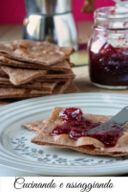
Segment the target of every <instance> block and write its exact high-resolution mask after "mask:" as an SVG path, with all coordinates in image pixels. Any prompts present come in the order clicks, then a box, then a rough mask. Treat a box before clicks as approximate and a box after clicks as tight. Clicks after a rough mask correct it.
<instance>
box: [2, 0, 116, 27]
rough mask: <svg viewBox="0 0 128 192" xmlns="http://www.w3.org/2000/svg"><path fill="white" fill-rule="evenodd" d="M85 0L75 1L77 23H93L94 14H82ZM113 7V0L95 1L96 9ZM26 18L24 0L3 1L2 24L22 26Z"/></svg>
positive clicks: (74, 8) (74, 9)
mask: <svg viewBox="0 0 128 192" xmlns="http://www.w3.org/2000/svg"><path fill="white" fill-rule="evenodd" d="M84 1H85V0H73V1H72V2H73V15H74V18H75V21H76V22H78V21H91V20H92V19H93V14H90V13H82V11H81V8H82V6H83V4H84ZM109 5H113V1H112V0H95V8H98V7H102V6H109ZM24 17H25V5H24V0H19V1H18V0H11V1H10V0H1V5H0V24H21V23H22V22H23V19H24Z"/></svg>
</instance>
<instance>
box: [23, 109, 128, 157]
mask: <svg viewBox="0 0 128 192" xmlns="http://www.w3.org/2000/svg"><path fill="white" fill-rule="evenodd" d="M61 110H62V108H58V107H57V108H55V109H54V110H53V112H52V114H51V115H50V117H49V118H48V120H45V123H41V124H40V123H37V122H36V129H35V128H34V124H31V125H30V124H29V126H27V125H26V127H28V128H29V129H33V130H36V131H37V132H38V135H37V136H36V137H34V138H33V139H32V142H33V143H36V144H39V145H52V146H57V147H61V148H66V149H72V150H75V151H78V152H81V153H86V154H90V155H104V156H113V157H114V156H115V157H118V156H119V157H120V156H127V155H128V124H126V125H124V127H125V128H124V131H123V134H122V135H121V136H120V138H119V139H118V141H117V143H116V145H115V146H114V147H106V146H105V145H104V143H102V142H101V141H99V140H98V139H95V138H93V137H87V136H84V137H80V138H78V139H77V140H73V139H71V138H70V137H69V136H68V134H60V135H52V134H51V133H52V130H53V129H54V128H55V127H56V126H58V125H61V124H63V120H62V119H61V118H60V116H59V113H60V111H61ZM84 118H86V119H90V120H92V121H93V122H106V121H107V120H108V119H109V117H107V116H103V115H93V114H84ZM40 125H41V126H40Z"/></svg>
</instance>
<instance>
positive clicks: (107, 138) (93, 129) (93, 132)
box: [52, 108, 123, 147]
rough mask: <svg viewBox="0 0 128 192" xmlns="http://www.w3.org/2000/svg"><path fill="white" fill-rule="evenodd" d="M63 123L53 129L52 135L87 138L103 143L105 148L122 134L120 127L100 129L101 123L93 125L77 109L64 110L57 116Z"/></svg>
mask: <svg viewBox="0 0 128 192" xmlns="http://www.w3.org/2000/svg"><path fill="white" fill-rule="evenodd" d="M59 116H60V117H61V118H62V119H63V121H64V123H63V124H62V125H59V126H57V127H55V128H54V129H53V131H52V135H60V134H68V135H69V137H70V138H71V139H74V140H77V139H78V138H80V137H84V136H88V137H93V138H96V139H98V140H99V141H101V142H103V143H104V145H105V146H106V147H112V146H114V145H115V144H116V142H117V140H118V139H119V137H120V136H121V134H122V130H123V129H122V126H121V125H119V124H116V123H113V124H112V125H111V126H110V127H105V126H104V127H102V128H101V127H100V128H97V126H99V125H101V122H98V123H93V122H91V121H89V120H86V119H85V118H84V117H83V113H82V111H81V110H80V109H79V108H65V109H64V110H62V111H61V112H60V114H59Z"/></svg>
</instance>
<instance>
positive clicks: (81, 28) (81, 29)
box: [0, 22, 128, 104]
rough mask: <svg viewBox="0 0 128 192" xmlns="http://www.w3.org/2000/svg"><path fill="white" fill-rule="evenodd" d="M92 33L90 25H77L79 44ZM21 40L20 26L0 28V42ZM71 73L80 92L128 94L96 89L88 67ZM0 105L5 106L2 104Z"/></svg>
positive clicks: (75, 68) (86, 39) (79, 67)
mask: <svg viewBox="0 0 128 192" xmlns="http://www.w3.org/2000/svg"><path fill="white" fill-rule="evenodd" d="M91 31H92V23H90V22H81V23H78V34H79V42H80V43H84V42H87V41H88V39H89V36H90V34H91ZM21 38H22V26H21V25H20V26H4V25H3V26H0V41H8V40H15V39H21ZM73 71H74V73H75V75H76V78H75V82H76V84H77V85H78V87H79V89H80V92H112V93H124V94H128V90H107V89H101V88H97V87H95V86H94V85H92V83H91V82H90V80H89V75H88V66H87V65H85V66H78V67H74V68H73ZM1 104H5V103H4V102H2V103H1Z"/></svg>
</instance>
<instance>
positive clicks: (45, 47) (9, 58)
mask: <svg viewBox="0 0 128 192" xmlns="http://www.w3.org/2000/svg"><path fill="white" fill-rule="evenodd" d="M72 51H73V50H72V48H62V47H58V46H57V45H54V44H51V43H49V42H46V41H44V42H34V41H29V40H17V41H13V42H6V43H5V42H4V43H0V98H2V99H3V98H4V99H7V98H29V97H36V96H42V95H51V94H57V93H66V92H75V91H77V88H76V86H75V85H74V83H73V79H74V74H73V72H72V69H71V64H70V62H69V56H70V55H71V53H72Z"/></svg>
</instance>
